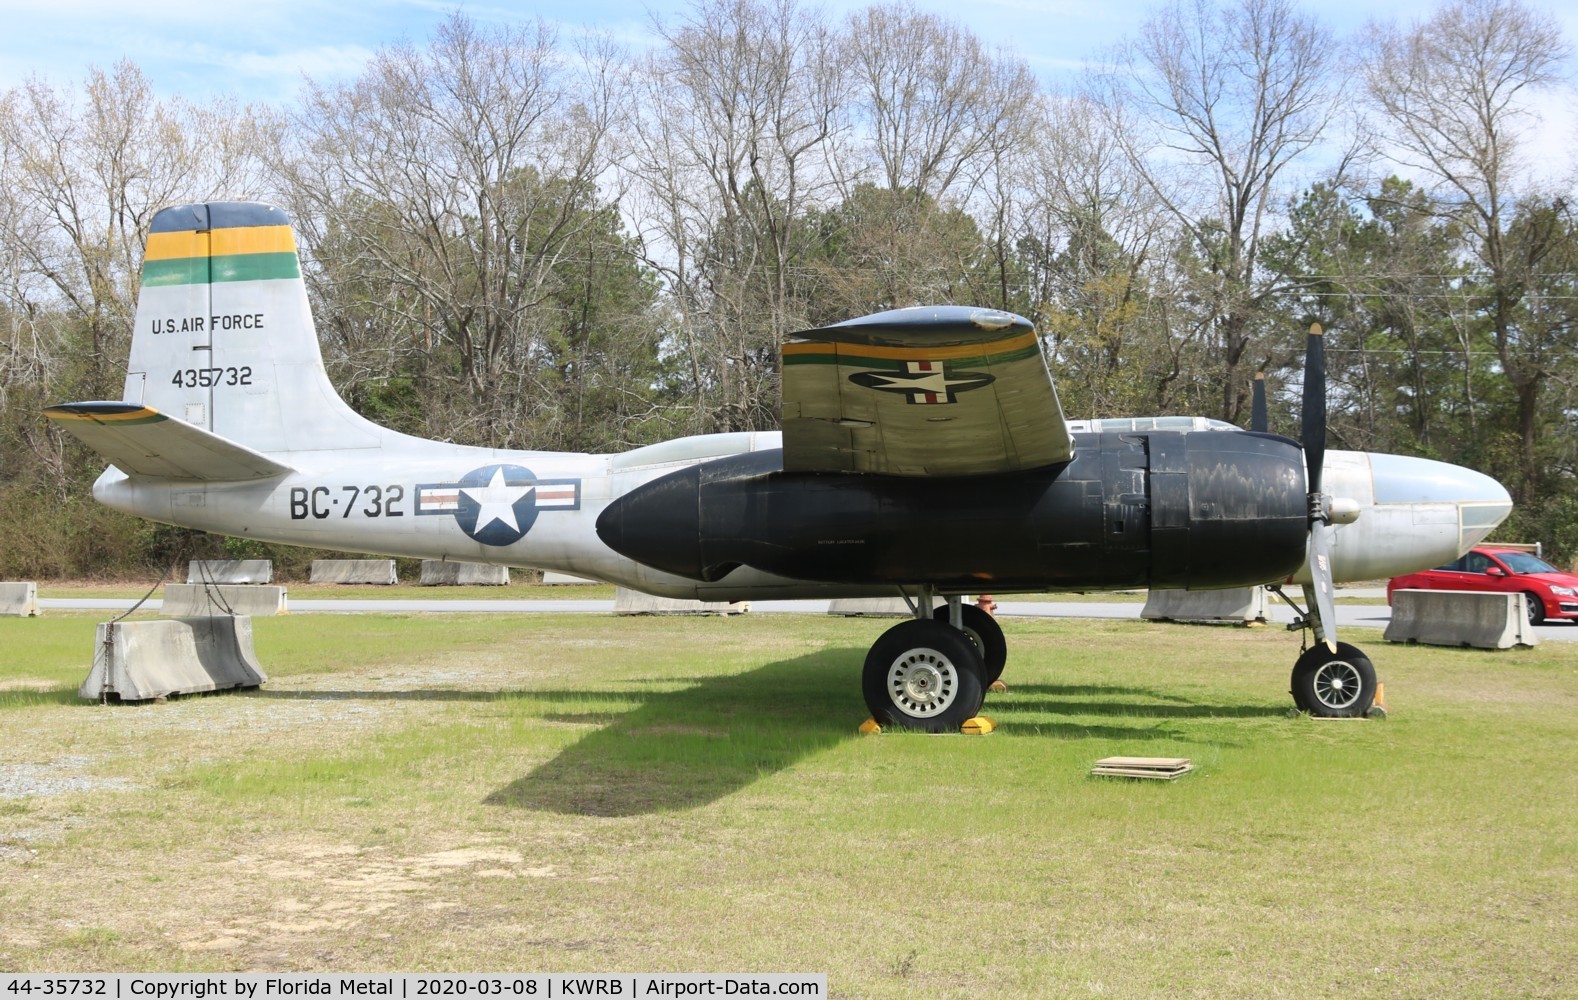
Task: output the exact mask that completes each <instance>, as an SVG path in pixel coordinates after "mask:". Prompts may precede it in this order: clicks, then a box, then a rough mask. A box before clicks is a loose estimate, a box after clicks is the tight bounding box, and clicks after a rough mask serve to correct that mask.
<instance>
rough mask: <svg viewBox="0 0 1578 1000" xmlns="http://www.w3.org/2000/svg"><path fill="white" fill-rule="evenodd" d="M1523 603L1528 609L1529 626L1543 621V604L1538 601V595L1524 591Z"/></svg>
mask: <svg viewBox="0 0 1578 1000" xmlns="http://www.w3.org/2000/svg"><path fill="white" fill-rule="evenodd" d="M1523 603H1524V604H1525V605H1527V607H1528V612H1529V624H1530V625H1539V624H1541V623H1542V622H1544V621H1545V602H1544V601H1542V600H1540V595H1538V594H1536V593H1533V592H1532V591H1524V594H1523Z"/></svg>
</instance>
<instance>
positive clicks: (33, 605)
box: [0, 583, 41, 618]
mask: <svg viewBox="0 0 1578 1000" xmlns="http://www.w3.org/2000/svg"><path fill="white" fill-rule="evenodd" d="M40 613H41V612H40V611H39V609H38V584H36V583H0V616H3V617H6V618H31V617H33V616H35V615H38V614H40Z"/></svg>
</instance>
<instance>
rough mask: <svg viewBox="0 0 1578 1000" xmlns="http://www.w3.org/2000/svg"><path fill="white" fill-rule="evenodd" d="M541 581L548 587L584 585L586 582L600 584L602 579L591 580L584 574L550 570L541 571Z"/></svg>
mask: <svg viewBox="0 0 1578 1000" xmlns="http://www.w3.org/2000/svg"><path fill="white" fill-rule="evenodd" d="M542 582H543V583H544V584H545V585H546V586H549V587H569V586H583V587H584V586H586V585H587V584H593V585H596V584H600V583H602V582H603V581H601V580H593V579H591V578H590V577H585V576H571V575H570V574H569V573H555V572H553V571H552V570H546V569H545V570H543V571H542Z"/></svg>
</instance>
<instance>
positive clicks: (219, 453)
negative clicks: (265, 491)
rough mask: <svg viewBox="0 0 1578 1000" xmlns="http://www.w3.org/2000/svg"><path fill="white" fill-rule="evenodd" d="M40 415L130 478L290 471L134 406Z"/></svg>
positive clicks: (71, 408)
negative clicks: (130, 476) (68, 432)
mask: <svg viewBox="0 0 1578 1000" xmlns="http://www.w3.org/2000/svg"><path fill="white" fill-rule="evenodd" d="M44 416H46V417H48V418H49V419H50V420H52V421H54V422H55V423H56V424H57V425H59V426H60V427H61V428H62V429H64V430H67V431H70V432H71V433H72V434H73V435H75V436H76V437H77V438H78V439H80V440H81V441H82V443H83V444H85V445H87V446H88V447H89V448H92V449H93V450H94V451H96V452H98V453H99V454H100V455H101V456H103V457H104V459H105V460H106V461H108V462H109V463H110V464H111V465H114V466H115V467H116V468H118V469H120V470H121V471H122V472H124V473H126V474H128V475H132V476H152V477H155V478H158V479H191V480H197V481H208V482H244V481H247V480H252V479H267V478H269V477H271V476H280V475H284V474H285V473H287V472H291V471H294V470H292V469H291V467H290V466H288V465H281V464H280V463H279V462H276V461H274V459H272V458H269V457H268V456H267V455H263V454H260V453H259V452H255V451H253V450H252V449H251V448H248V447H245V446H244V445H239V444H236V443H235V442H234V441H230V440H228V439H226V438H222V437H220V436H219V435H217V434H212V433H210V432H208V431H205V430H203V429H202V428H201V427H194V426H192V425H191V424H189V423H187V422H186V421H184V420H172V419H171V418H170V417H168V416H166V415H165V414H163V413H160V412H159V411H158V410H155V409H153V408H152V407H149V406H142V405H139V404H137V403H118V402H105V403H62V404H61V405H59V406H48V407H45V408H44Z"/></svg>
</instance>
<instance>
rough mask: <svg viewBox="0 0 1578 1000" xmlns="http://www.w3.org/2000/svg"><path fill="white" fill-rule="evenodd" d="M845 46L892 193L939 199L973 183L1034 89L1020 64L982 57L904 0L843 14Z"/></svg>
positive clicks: (973, 43)
mask: <svg viewBox="0 0 1578 1000" xmlns="http://www.w3.org/2000/svg"><path fill="white" fill-rule="evenodd" d="M845 48H846V51H847V52H848V56H847V61H848V63H849V65H850V66H851V67H852V70H853V72H854V73H855V75H856V77H857V82H856V85H855V90H854V98H855V101H856V106H857V109H858V112H859V114H860V116H861V119H862V124H863V126H864V128H865V130H866V132H867V134H868V138H869V141H870V144H871V152H872V155H873V157H874V158H875V159H876V161H877V162H878V164H880V168H881V172H882V176H883V179H884V180H885V181H886V182H887V186H888V189H889V190H892V191H899V190H903V189H906V188H908V189H912V190H914V191H916V192H919V193H923V194H927V195H931V196H932V197H933V198H936V199H938V200H941V199H942V198H944V197H945V196H946V195H948V194H949V192H950V191H952V190H953V189H954V188H955V185H956V184H958V183H959V182H961V181H963V182H964V183H965V184H966V186H973V184H974V182H975V181H976V180H978V179H979V178H980V177H981V176H982V174H984V172H985V171H986V170H987V169H988V168H989V166H990V164H991V156H990V153H991V152H992V150H993V148H994V146H993V144H994V142H996V141H997V140H999V139H1000V138H1001V137H1002V136H1003V135H1004V133H1005V132H1006V131H1007V130H1008V129H1010V128H1011V127H1012V125H1013V123H1014V121H1015V119H1022V118H1023V116H1024V115H1025V114H1026V112H1027V111H1028V109H1029V107H1030V105H1031V102H1032V101H1033V99H1034V97H1035V93H1036V85H1035V79H1034V77H1032V76H1031V74H1030V70H1029V69H1028V68H1027V67H1026V66H1025V64H1024V63H1023V62H1022V61H1021V60H1018V59H1014V58H1009V57H1006V56H994V55H992V54H991V53H989V52H987V51H986V49H985V48H984V47H983V46H982V45H981V41H980V39H979V38H977V37H976V36H975V35H974V34H973V33H971V32H970V31H968V30H966V29H965V28H962V27H960V26H959V25H957V24H954V23H952V22H950V21H947V20H944V19H942V18H940V17H937V16H935V15H932V14H925V13H922V12H920V11H918V10H916V9H915V8H914V7H913V6H910V5H909V4H908V3H900V4H886V5H876V6H872V7H867V8H865V9H864V10H861V11H858V12H856V13H855V14H853V15H851V16H850V19H849V33H848V38H847V41H846V43H845ZM955 193H956V194H957V193H960V192H955ZM962 194H963V195H964V196H966V197H967V196H968V194H969V192H968V191H965V192H962Z"/></svg>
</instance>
